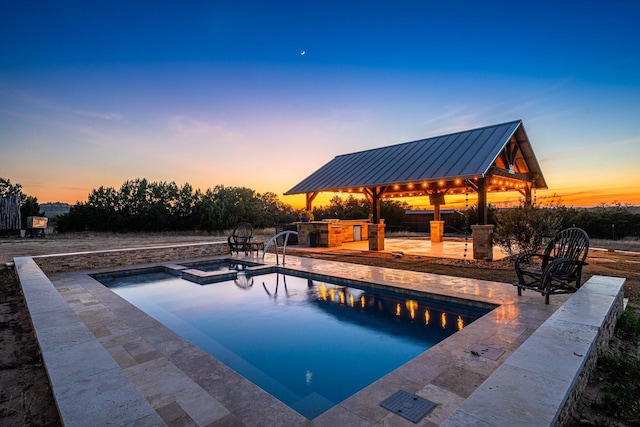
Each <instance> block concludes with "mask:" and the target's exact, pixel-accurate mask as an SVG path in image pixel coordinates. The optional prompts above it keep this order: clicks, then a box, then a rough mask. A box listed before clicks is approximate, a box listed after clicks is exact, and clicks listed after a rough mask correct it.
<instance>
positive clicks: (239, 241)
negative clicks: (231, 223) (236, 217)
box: [227, 222, 264, 255]
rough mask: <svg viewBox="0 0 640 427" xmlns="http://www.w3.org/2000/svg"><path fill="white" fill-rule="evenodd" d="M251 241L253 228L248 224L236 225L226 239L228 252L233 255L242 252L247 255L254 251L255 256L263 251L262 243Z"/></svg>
mask: <svg viewBox="0 0 640 427" xmlns="http://www.w3.org/2000/svg"><path fill="white" fill-rule="evenodd" d="M252 239H253V227H252V226H251V224H249V223H248V222H241V223H240V224H238V225H236V228H234V229H233V232H232V233H231V235H230V236H229V237H228V238H227V243H228V244H229V250H230V251H231V253H232V254H233V253H234V252H236V253H237V254H240V252H244V254H245V255H249V252H252V251H256V255H257V253H258V251H259V250H261V249H264V242H256V241H254V240H252Z"/></svg>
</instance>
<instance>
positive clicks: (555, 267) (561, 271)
mask: <svg viewBox="0 0 640 427" xmlns="http://www.w3.org/2000/svg"><path fill="white" fill-rule="evenodd" d="M588 252H589V236H588V235H587V233H586V232H585V231H584V230H582V229H580V228H576V227H572V228H567V229H566V230H562V231H560V232H559V233H558V234H556V235H555V236H554V237H553V239H552V240H551V241H550V242H549V244H548V245H547V247H546V249H545V250H544V252H543V253H527V254H523V255H520V256H519V257H518V258H517V259H516V262H515V265H514V267H515V270H516V275H517V276H518V282H517V283H514V284H513V285H514V286H517V287H518V295H522V290H523V289H531V290H533V291H536V292H540V293H541V294H542V295H544V297H545V298H544V302H545V304H549V296H550V295H555V294H567V293H573V292H575V291H577V290H578V288H579V287H580V285H581V280H582V267H583V266H584V265H587V263H586V262H585V260H586V259H587V253H588Z"/></svg>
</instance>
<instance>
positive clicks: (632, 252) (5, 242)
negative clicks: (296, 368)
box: [0, 231, 640, 426]
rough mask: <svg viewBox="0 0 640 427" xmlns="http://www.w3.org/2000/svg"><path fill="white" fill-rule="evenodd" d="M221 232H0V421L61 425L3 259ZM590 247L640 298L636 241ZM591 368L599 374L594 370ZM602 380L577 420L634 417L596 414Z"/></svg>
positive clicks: (427, 263)
mask: <svg viewBox="0 0 640 427" xmlns="http://www.w3.org/2000/svg"><path fill="white" fill-rule="evenodd" d="M269 233H271V232H270V231H269ZM265 235H266V234H265ZM269 235H271V234H269ZM224 240H226V237H225V236H224V235H208V234H189V235H185V234H168V233H162V234H103V233H73V234H66V235H58V234H52V235H48V236H47V237H46V238H35V239H30V238H23V239H21V238H17V237H7V238H0V425H28V426H58V425H60V420H59V418H58V414H57V409H56V407H55V402H54V400H53V396H52V394H51V390H50V388H49V383H48V379H47V375H46V371H45V368H44V366H43V364H42V359H41V357H40V353H39V350H38V346H37V342H36V340H35V337H34V335H33V330H32V328H31V322H30V317H29V314H28V310H27V308H26V305H25V303H24V299H23V297H22V295H21V292H20V290H19V284H18V282H17V278H16V276H15V272H14V271H13V268H10V267H6V268H5V267H4V266H5V264H6V263H10V262H12V260H13V258H14V257H17V256H33V255H44V254H53V253H71V252H82V251H89V250H104V249H120V248H131V247H147V246H160V245H166V244H177V243H193V242H205V241H207V242H208V241H224ZM592 247H593V248H594V249H593V250H591V251H590V252H589V258H588V259H587V261H588V262H589V265H588V266H587V267H585V271H584V280H587V279H588V278H589V277H591V276H592V275H605V276H618V277H625V278H627V281H626V284H625V296H626V297H628V298H630V300H631V303H632V305H634V306H640V242H639V241H634V242H605V241H603V242H598V241H594V242H592ZM596 248H599V250H598V249H596ZM607 249H610V250H609V251H608V250H607ZM287 253H288V254H290V255H299V256H312V257H315V258H325V257H326V258H327V259H331V260H334V261H342V262H351V263H359V264H367V265H374V266H381V267H391V268H398V269H407V270H414V271H424V272H429V273H435V274H446V275H451V276H459V277H470V278H477V279H483V280H492V281H498V282H506V283H512V282H513V281H514V279H515V274H514V273H513V266H512V263H511V261H509V260H501V261H496V262H481V261H469V260H467V261H462V260H444V259H435V258H427V257H424V256H421V257H417V256H404V257H402V258H396V257H394V256H392V255H391V254H389V253H378V252H368V251H363V252H353V253H333V254H320V253H310V252H302V251H296V250H295V249H294V247H291V248H288V249H287ZM514 292H515V291H514ZM611 348H612V351H614V352H615V351H618V352H619V351H620V349H623V350H625V351H632V352H636V353H638V352H640V347H638V345H637V344H635V343H631V342H626V341H624V340H621V339H619V338H614V340H613V341H612V343H611ZM595 376H596V377H597V376H598V375H597V373H596V375H595ZM603 382H604V381H596V382H594V383H592V384H590V386H589V388H588V389H587V391H586V393H585V394H584V398H583V401H582V402H581V414H580V418H581V419H582V420H583V423H582V424H586V425H612V426H614V425H619V426H623V425H639V424H633V423H631V424H625V423H622V422H620V421H619V420H616V419H615V418H601V417H599V416H598V414H597V411H596V410H595V409H594V405H593V402H597V401H598V399H600V390H601V389H602V387H603V385H604V384H603Z"/></svg>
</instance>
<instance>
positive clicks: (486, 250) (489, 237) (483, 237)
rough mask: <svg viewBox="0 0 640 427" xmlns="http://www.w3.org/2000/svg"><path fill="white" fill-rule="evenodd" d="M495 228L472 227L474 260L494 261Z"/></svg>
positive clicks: (487, 226) (486, 226)
mask: <svg viewBox="0 0 640 427" xmlns="http://www.w3.org/2000/svg"><path fill="white" fill-rule="evenodd" d="M493 228H494V226H493V225H492V224H489V225H472V226H471V237H472V239H473V259H482V260H486V261H493Z"/></svg>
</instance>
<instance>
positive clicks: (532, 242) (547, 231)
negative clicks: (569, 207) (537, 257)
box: [493, 203, 561, 257]
mask: <svg viewBox="0 0 640 427" xmlns="http://www.w3.org/2000/svg"><path fill="white" fill-rule="evenodd" d="M496 223H497V224H496V229H495V232H494V235H493V240H494V243H496V244H497V245H498V246H499V247H501V248H502V249H503V250H504V251H505V253H506V254H507V255H509V256H510V257H513V256H515V255H518V254H520V253H527V252H537V251H539V250H540V248H542V247H543V246H544V244H545V240H546V239H547V238H550V237H552V236H553V235H554V234H556V233H557V232H558V231H560V228H561V218H560V216H559V215H558V213H557V211H556V209H554V208H549V207H544V208H542V207H537V206H534V205H531V204H526V203H521V204H520V206H518V207H515V208H510V209H504V210H502V211H499V212H498V213H497V214H496Z"/></svg>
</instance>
